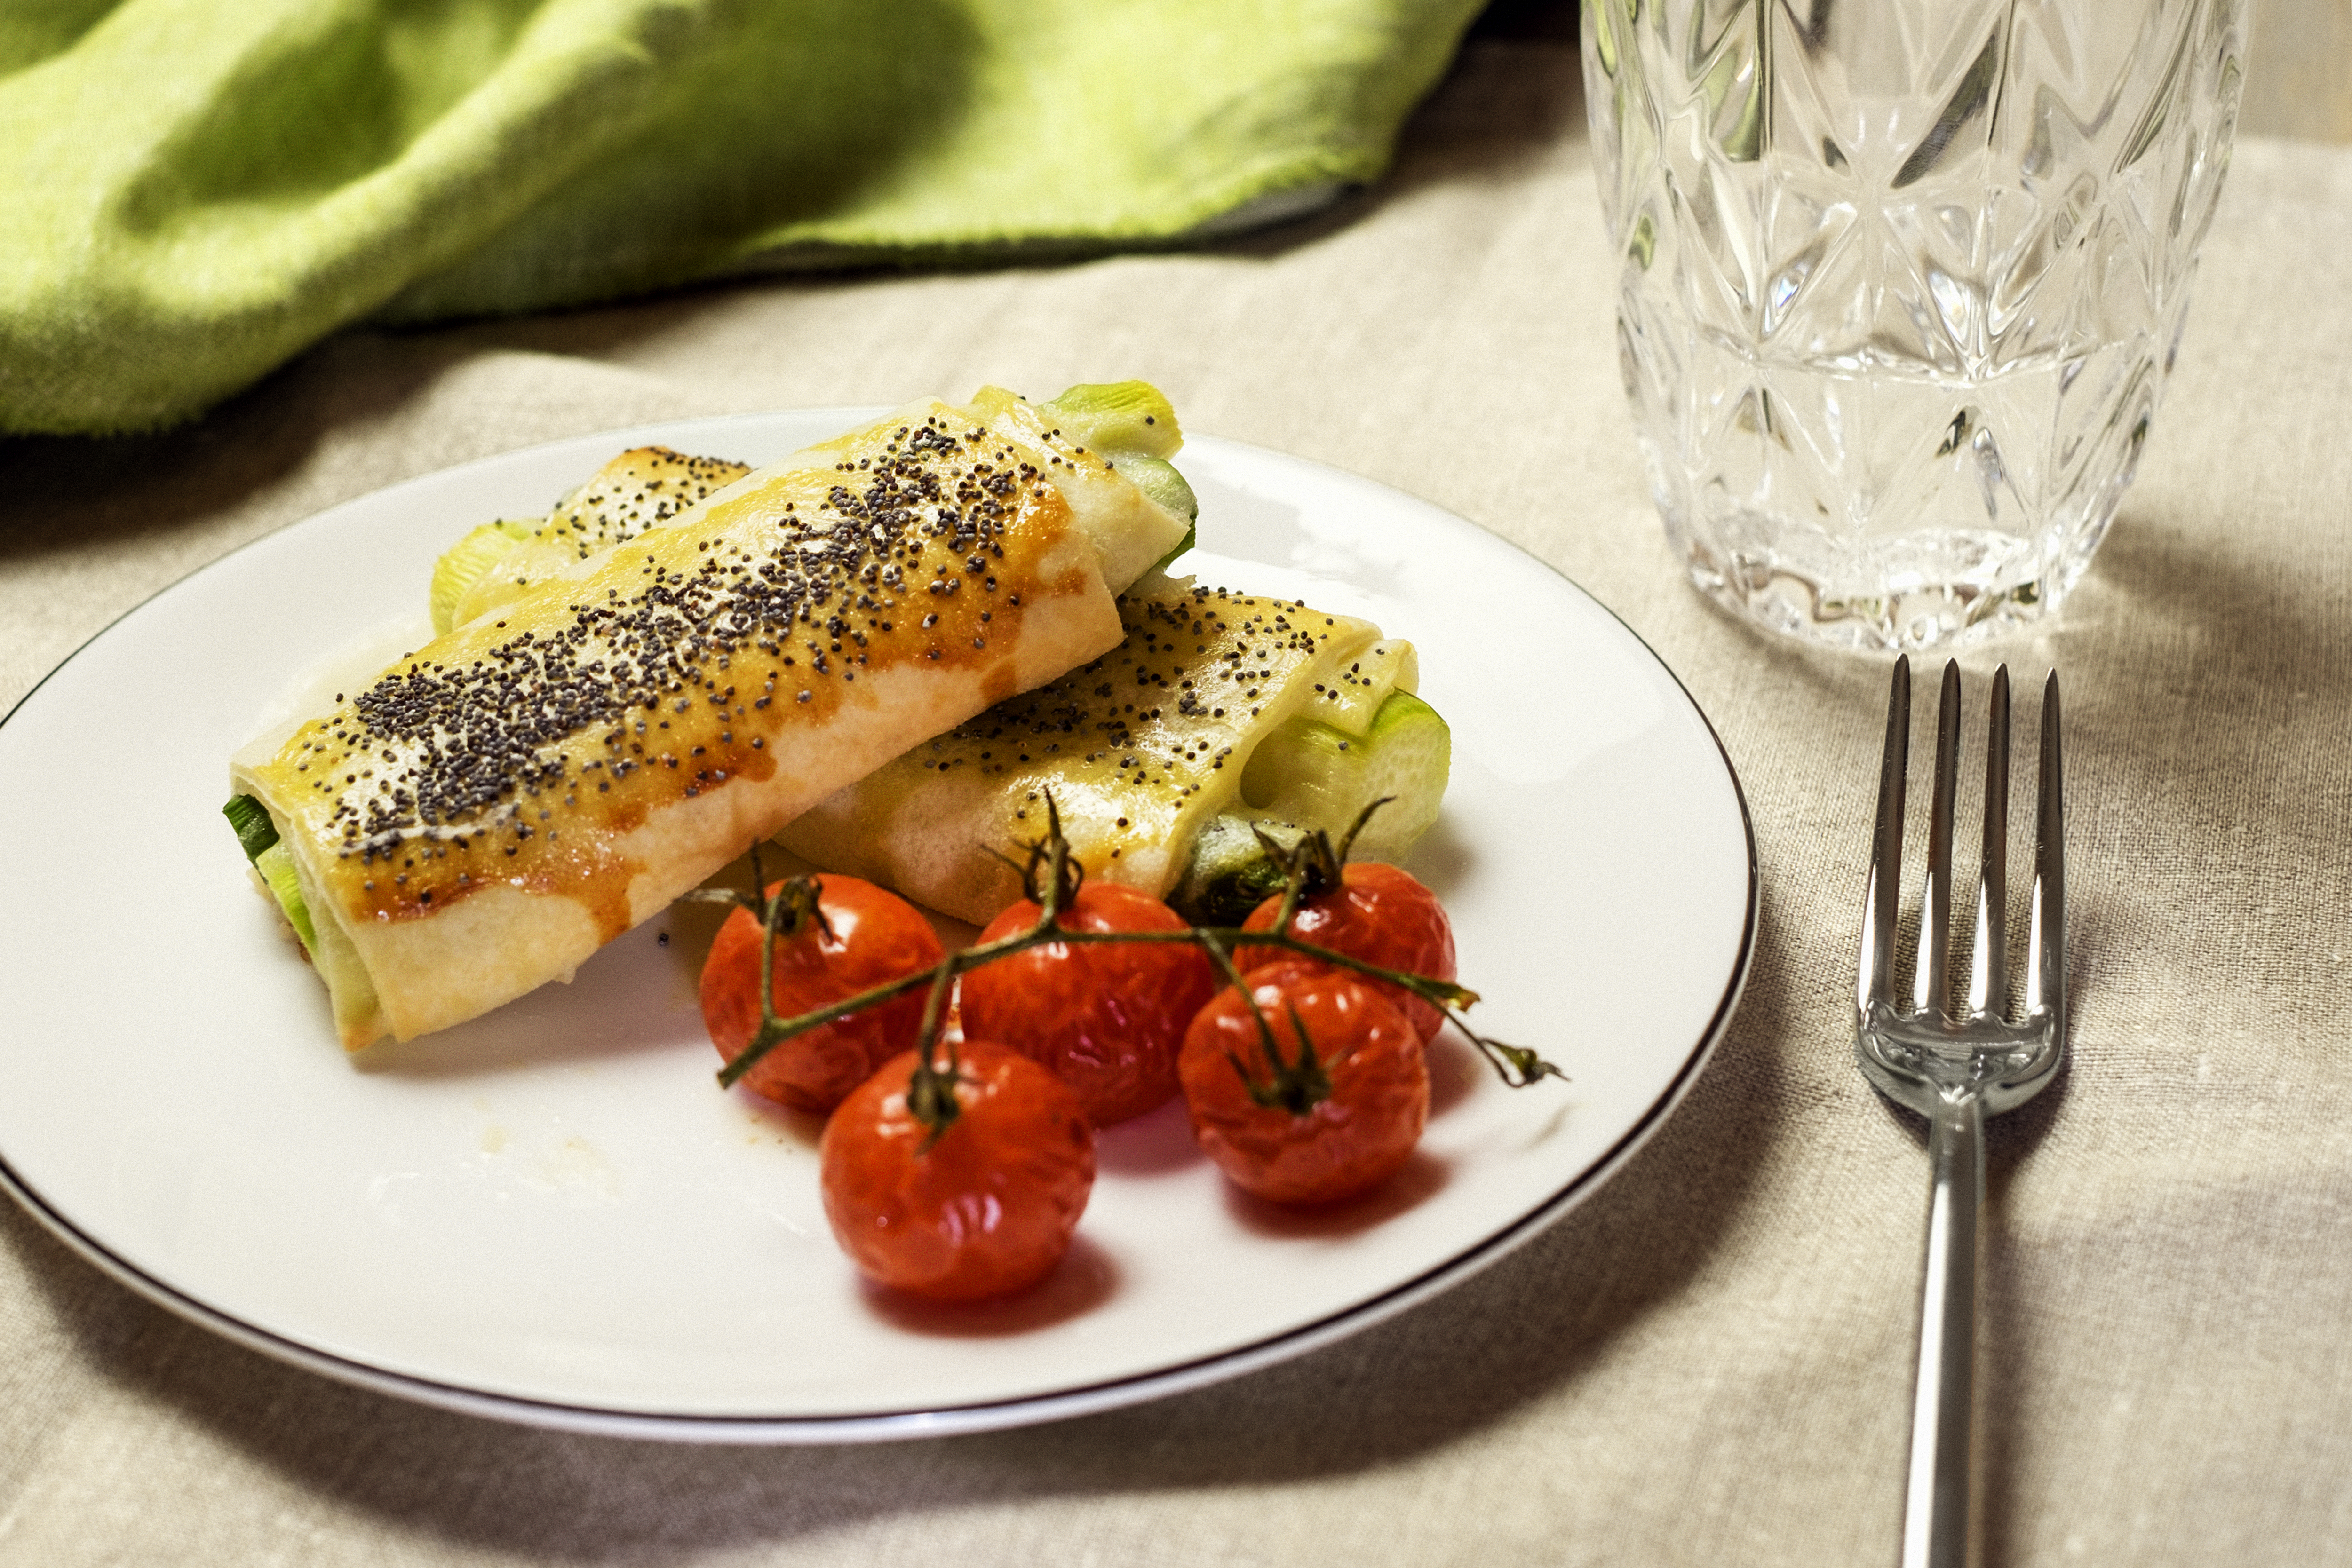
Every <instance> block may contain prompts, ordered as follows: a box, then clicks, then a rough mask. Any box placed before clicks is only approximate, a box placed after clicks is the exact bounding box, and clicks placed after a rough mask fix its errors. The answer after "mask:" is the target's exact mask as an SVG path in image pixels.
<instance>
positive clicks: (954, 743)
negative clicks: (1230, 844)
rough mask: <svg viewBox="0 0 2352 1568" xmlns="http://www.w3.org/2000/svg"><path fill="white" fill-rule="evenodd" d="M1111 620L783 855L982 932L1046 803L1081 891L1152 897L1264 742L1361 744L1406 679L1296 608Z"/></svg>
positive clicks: (1335, 619) (1187, 604) (1367, 625)
mask: <svg viewBox="0 0 2352 1568" xmlns="http://www.w3.org/2000/svg"><path fill="white" fill-rule="evenodd" d="M1119 614H1120V617H1121V621H1122V623H1123V625H1124V627H1125V630H1126V633H1127V635H1126V637H1125V639H1124V641H1123V642H1122V643H1120V645H1119V646H1118V648H1116V649H1114V650H1113V651H1111V652H1110V653H1106V654H1104V655H1103V656H1102V657H1101V658H1099V659H1097V660H1095V661H1094V662H1093V663H1091V664H1087V665H1086V666H1084V667H1083V668H1080V669H1075V670H1072V671H1071V672H1070V673H1069V674H1066V675H1064V676H1062V677H1061V678H1060V679H1059V680H1056V681H1055V682H1053V683H1052V684H1051V685H1045V686H1042V687H1040V688H1038V689H1037V690H1035V691H1033V692H1028V693H1026V694H1024V695H1021V696H1018V697H1015V698H1013V699H1012V700H1010V701H1008V702H1005V703H1003V704H1000V705H999V706H995V707H992V708H991V709H989V711H988V712H986V713H984V714H981V715H979V716H977V717H974V718H971V719H969V720H967V721H965V722H963V723H962V724H960V725H958V726H957V727H955V728H954V729H952V730H950V731H948V732H946V733H944V734H941V735H938V736H934V737H932V738H930V739H929V740H927V741H924V742H922V743H921V744H919V745H918V746H916V747H914V748H913V749H911V750H910V751H908V752H907V753H906V754H905V755H904V756H902V757H899V758H896V759H895V760H893V761H892V762H890V763H889V764H888V765H887V767H884V768H879V769H877V771H876V772H874V773H872V774H871V775H868V776H866V778H863V779H860V780H859V781H858V782H856V784H853V785H850V786H849V787H847V788H845V789H842V790H840V791H839V792H837V793H836V794H835V795H833V796H831V797H830V798H828V799H827V800H824V801H823V802H822V803H821V804H819V805H817V806H816V807H814V808H813V809H812V810H809V811H807V812H806V813H804V814H803V815H801V816H799V817H797V818H795V819H794V820H793V821H792V822H790V823H789V824H787V825H786V826H785V828H784V829H783V830H782V831H781V832H779V833H778V834H777V839H778V841H780V842H781V843H782V844H783V845H784V847H785V848H787V849H789V850H791V851H793V852H794V853H796V854H799V855H801V856H803V858H805V859H807V860H809V861H812V862H814V863H816V864H818V865H820V866H823V867H824V868H826V869H827V870H831V871H841V872H846V873H851V874H854V875H857V876H864V877H867V878H869V879H871V880H874V881H877V882H881V883H887V884H888V885H889V886H892V887H895V888H897V889H898V891H899V892H901V893H903V894H907V896H908V897H909V898H913V899H916V900H918V901H919V902H921V903H924V904H929V905H930V906H931V907H932V908H934V909H938V910H940V911H943V912H944V913H947V914H950V915H957V916H960V917H961V918H963V919H966V920H970V921H972V922H974V923H976V924H977V923H984V922H986V921H988V920H989V919H991V918H992V917H993V916H994V915H995V914H996V912H997V911H999V910H1000V909H1002V908H1003V907H1004V906H1005V905H1006V904H1010V903H1012V902H1013V900H1014V899H1016V898H1018V897H1020V895H1021V886H1020V879H1019V878H1018V877H1017V876H1015V875H1014V874H1013V870H1012V869H1011V867H1009V866H1008V865H1007V864H1006V863H1005V862H1003V861H1002V860H1000V859H998V858H997V855H998V854H1003V853H1007V852H1013V850H1014V848H1015V846H1016V845H1017V844H1018V843H1020V842H1022V841H1026V840H1030V839H1034V838H1036V837H1037V836H1039V834H1040V833H1042V831H1044V828H1045V803H1044V800H1045V792H1046V791H1047V790H1048V789H1050V790H1052V791H1053V794H1054V799H1055V803H1056V805H1057V806H1058V808H1059V810H1060V812H1061V818H1062V827H1063V831H1064V833H1065V835H1066V837H1067V838H1068V839H1069V841H1070V844H1071V848H1072V850H1073V852H1075V853H1076V857H1077V859H1078V861H1079V862H1080V863H1081V864H1083V865H1084V866H1085V867H1086V871H1087V875H1088V876H1091V877H1095V878H1097V879H1100V880H1103V881H1108V882H1117V883H1124V884H1126V885H1128V886H1130V887H1137V888H1140V889H1142V890H1143V891H1144V892H1146V893H1150V894H1154V895H1155V896H1157V895H1160V894H1166V893H1167V892H1168V891H1169V889H1170V888H1171V887H1172V886H1173V885H1174V884H1175V883H1176V881H1177V880H1178V879H1179V878H1180V877H1181V875H1182V874H1183V870H1184V865H1185V861H1186V857H1187V856H1188V855H1189V854H1190V853H1191V851H1192V840H1193V837H1194V835H1195V834H1197V833H1198V832H1199V831H1201V829H1202V826H1204V825H1205V824H1206V823H1207V822H1208V821H1209V820H1210V819H1211V818H1213V817H1214V816H1216V815H1217V814H1218V813H1219V812H1221V811H1224V810H1230V809H1233V808H1234V807H1235V805H1236V803H1237V802H1239V800H1240V794H1241V778H1242V770H1243V768H1244V767H1246V766H1247V764H1248V762H1249V758H1250V754H1251V752H1252V751H1253V750H1254V749H1255V747H1256V746H1257V744H1258V742H1259V741H1261V740H1263V739H1264V738H1265V737H1266V736H1267V735H1269V734H1271V733H1272V732H1273V731H1274V730H1275V729H1276V727H1278V726H1280V725H1281V724H1282V723H1283V722H1284V721H1285V720H1286V719H1289V718H1291V717H1293V716H1297V715H1299V714H1302V713H1312V714H1313V715H1314V716H1317V717H1318V718H1322V719H1324V720H1325V721H1326V722H1329V723H1334V724H1339V725H1341V726H1344V727H1347V728H1349V729H1351V730H1355V731H1358V732H1360V731H1361V729H1362V728H1363V727H1364V726H1365V725H1367V724H1369V723H1370V718H1371V715H1372V712H1373V710H1374V709H1376V708H1377V707H1378V706H1380V703H1381V699H1382V698H1384V697H1385V696H1386V695H1388V694H1389V692H1391V690H1394V689H1397V688H1399V687H1402V689H1404V690H1407V691H1410V690H1412V687H1413V685H1414V683H1415V679H1416V676H1417V673H1418V671H1417V661H1415V659H1414V658H1413V654H1412V644H1410V643H1403V642H1400V641H1398V640H1396V639H1393V638H1391V639H1383V638H1382V637H1381V630H1380V628H1379V627H1377V626H1375V625H1373V624H1372V623H1371V622H1368V621H1360V620H1357V619H1355V618H1353V617H1351V616H1346V615H1327V614H1325V613H1324V612H1321V611H1319V610H1312V609H1309V608H1307V606H1306V605H1305V604H1302V603H1299V602H1297V601H1289V600H1280V599H1270V598H1265V597H1261V596H1257V595H1250V594H1236V593H1231V592H1227V591H1224V590H1222V589H1206V588H1195V589H1190V590H1185V589H1181V588H1177V587H1173V586H1171V587H1170V588H1168V589H1166V590H1163V591H1158V592H1154V593H1149V594H1147V593H1145V592H1143V591H1137V592H1135V593H1131V594H1129V596H1128V597H1127V598H1126V599H1124V600H1122V601H1120V602H1119ZM992 851H994V852H995V853H991V852H992Z"/></svg>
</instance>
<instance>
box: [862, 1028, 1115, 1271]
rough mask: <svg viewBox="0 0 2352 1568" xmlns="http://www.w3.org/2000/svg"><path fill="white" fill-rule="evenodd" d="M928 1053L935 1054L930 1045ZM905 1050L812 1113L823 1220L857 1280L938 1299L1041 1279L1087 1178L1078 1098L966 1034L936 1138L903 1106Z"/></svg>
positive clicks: (1017, 1057) (1083, 1196)
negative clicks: (949, 1113)
mask: <svg viewBox="0 0 2352 1568" xmlns="http://www.w3.org/2000/svg"><path fill="white" fill-rule="evenodd" d="M939 1060H940V1061H941V1064H942V1066H944V1064H945V1051H944V1050H943V1049H942V1051H941V1052H940V1058H939ZM916 1061H917V1053H916V1052H914V1051H908V1052H907V1053H906V1054H904V1055H902V1056H898V1057H895V1058H893V1059H892V1060H891V1061H889V1062H888V1063H887V1064H886V1065H885V1066H884V1067H883V1069H882V1071H879V1072H877V1073H876V1074H875V1075H874V1076H873V1077H872V1078H869V1079H867V1080H866V1082H864V1083H862V1084H860V1085H859V1086H858V1088H857V1090H856V1092H855V1093H853V1094H851V1095H850V1096H849V1098H848V1099H846V1100H845V1101H843V1102H842V1104H841V1108H840V1109H839V1110H838V1111H835V1113H833V1119H832V1120H831V1121H828V1122H827V1123H826V1124H824V1144H823V1146H822V1152H821V1155H820V1158H821V1161H822V1166H823V1171H824V1214H825V1218H826V1219H828V1220H830V1221H831V1222H832V1224H833V1234H834V1238H835V1239H836V1240H838V1241H839V1242H840V1243H841V1246H842V1249H843V1250H844V1251H845V1252H847V1253H848V1254H849V1256H850V1259H851V1260H852V1261H854V1262H855V1263H856V1265H857V1267H858V1269H859V1270H861V1271H862V1272H864V1273H865V1274H866V1276H867V1277H868V1278H870V1279H873V1280H875V1281H878V1282H880V1283H882V1284H885V1285H890V1286H895V1287H896V1288H897V1289H898V1290H901V1291H908V1292H910V1293H912V1294H914V1295H919V1296H929V1297H930V1298H932V1299H934V1300H938V1301H971V1300H973V1299H975V1298H977V1297H981V1296H993V1295H999V1294H1002V1293H1003V1292H1004V1291H1017V1290H1019V1289H1020V1288H1021V1287H1022V1286H1024V1285H1027V1284H1032V1283H1034V1282H1035V1281H1039V1280H1042V1279H1044V1278H1045V1276H1046V1274H1048V1273H1049V1272H1051V1271H1052V1270H1053V1267H1054V1265H1055V1264H1056V1263H1058V1262H1060V1261H1061V1260H1062V1254H1063V1253H1064V1252H1066V1251H1067V1250H1068V1249H1069V1245H1070V1232H1071V1231H1072V1230H1073V1229H1074V1228H1076V1225H1077V1223H1078V1216H1079V1215H1080V1214H1082V1213H1084V1212H1085V1210H1086V1207H1087V1194H1088V1193H1089V1192H1091V1191H1092V1190H1093V1187H1094V1181H1095V1134H1094V1130H1093V1129H1092V1128H1091V1127H1089V1126H1087V1121H1086V1117H1085V1116H1084V1115H1082V1114H1081V1113H1079V1110H1078V1100H1077V1096H1076V1095H1075V1094H1073V1093H1071V1092H1070V1090H1069V1087H1068V1085H1066V1084H1065V1083H1064V1082H1062V1081H1061V1080H1060V1079H1058V1078H1056V1077H1055V1076H1054V1075H1053V1074H1052V1073H1050V1072H1048V1071H1045V1069H1044V1068H1042V1067H1040V1066H1038V1065H1037V1064H1036V1063H1035V1062H1034V1061H1030V1060H1029V1059H1028V1058H1027V1057H1025V1056H1023V1055H1021V1054H1019V1053H1018V1052H1016V1051H1007V1050H1005V1049H1004V1048H1003V1047H1002V1046H998V1045H992V1044H989V1043H987V1042H986V1041H983V1040H965V1041H964V1042H963V1045H962V1047H961V1051H960V1053H959V1062H958V1065H957V1069H956V1083H955V1103H956V1105H957V1113H956V1115H955V1117H954V1119H953V1120H952V1121H950V1122H949V1124H948V1125H947V1128H946V1130H945V1131H944V1132H942V1133H940V1134H939V1138H938V1141H937V1142H935V1143H932V1144H931V1145H930V1146H929V1148H926V1147H924V1144H925V1142H926V1140H928V1139H929V1138H930V1136H931V1129H930V1128H929V1127H928V1126H927V1125H925V1124H924V1123H923V1122H922V1121H921V1120H920V1119H919V1118H918V1117H917V1116H916V1114H915V1113H914V1112H913V1111H912V1110H910V1109H909V1108H908V1091H909V1088H910V1086H911V1084H912V1082H913V1080H914V1075H915V1065H916Z"/></svg>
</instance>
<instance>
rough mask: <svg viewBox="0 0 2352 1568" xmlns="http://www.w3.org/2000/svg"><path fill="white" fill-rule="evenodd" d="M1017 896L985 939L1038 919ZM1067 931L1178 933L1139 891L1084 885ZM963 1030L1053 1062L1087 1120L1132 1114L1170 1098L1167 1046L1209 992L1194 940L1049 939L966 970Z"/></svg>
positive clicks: (1211, 980)
mask: <svg viewBox="0 0 2352 1568" xmlns="http://www.w3.org/2000/svg"><path fill="white" fill-rule="evenodd" d="M1037 915H1038V909H1037V905H1036V904H1032V903H1030V902H1028V901H1027V900H1025V899H1024V900H1023V901H1022V902H1021V903H1019V904H1013V906H1012V907H1011V908H1009V909H1007V910H1005V911H1004V912H1003V914H1001V915H998V916H997V917H996V918H995V919H994V920H992V921H990V922H989V923H988V929H987V930H985V931H982V933H981V934H980V940H981V942H982V944H983V945H985V944H987V943H990V942H993V941H996V940H998V939H999V938H1001V937H1005V936H1013V935H1014V934H1016V933H1018V932H1023V931H1026V930H1028V929H1029V928H1030V927H1031V926H1033V925H1035V924H1037ZM1062 924H1063V925H1065V926H1066V927H1067V928H1068V929H1070V930H1072V931H1181V930H1183V929H1184V928H1185V927H1184V922H1183V920H1182V919H1181V918H1180V917H1179V916H1178V915H1177V914H1176V912H1175V911H1174V910H1172V909H1171V908H1169V907H1168V906H1167V905H1166V904H1162V903H1160V901H1159V900H1158V899H1156V898H1153V897H1151V896H1150V895H1149V894H1142V893H1138V892H1137V891H1136V890H1135V889H1133V888H1131V887H1120V886H1118V885H1117V884H1115V883H1086V884H1084V885H1083V886H1081V887H1080V888H1079V889H1078V894H1077V897H1076V899H1075V900H1073V901H1072V902H1071V903H1070V904H1067V905H1066V906H1065V908H1064V909H1063V912H1062ZM962 986H963V990H962V1006H963V1027H964V1030H965V1032H966V1033H968V1034H972V1035H977V1036H979V1037H980V1038H981V1039H983V1040H1002V1041H1003V1042H1004V1043H1005V1044H1006V1045H1009V1046H1011V1047H1013V1050H1015V1051H1019V1052H1021V1053H1022V1054H1023V1055H1024V1056H1026V1057H1028V1058H1029V1059H1030V1060H1031V1061H1036V1062H1040V1063H1042V1064H1044V1065H1045V1066H1046V1067H1049V1068H1051V1069H1053V1071H1055V1074H1057V1075H1058V1076H1059V1077H1060V1078H1061V1080H1062V1082H1065V1083H1067V1084H1068V1085H1069V1086H1070V1087H1071V1088H1072V1089H1074V1090H1076V1092H1077V1096H1078V1103H1079V1104H1081V1105H1083V1106H1085V1107H1086V1112H1087V1120H1088V1121H1089V1122H1092V1123H1093V1124H1095V1125H1096V1126H1097V1127H1107V1126H1108V1125H1110V1124H1112V1123H1114V1122H1123V1121H1125V1120H1127V1119H1128V1118H1129V1116H1140V1115H1141V1114H1143V1113H1145V1112H1146V1111H1150V1110H1153V1109H1156V1108H1157V1107H1159V1106H1160V1105H1164V1104H1166V1103H1168V1102H1169V1101H1170V1100H1171V1099H1173V1098H1175V1095H1176V1053H1177V1051H1179V1050H1180V1049H1181V1047H1182V1045H1183V1043H1184V1030H1185V1027H1186V1026H1187V1025H1189V1024H1190V1023H1191V1022H1192V1015H1193V1014H1194V1013H1196V1012H1199V1011H1200V1010H1201V1008H1202V1004H1204V1003H1206V1002H1207V1001H1208V999H1209V998H1210V997H1211V996H1212V995H1213V994H1214V993H1215V991H1216V988H1217V981H1216V971H1215V970H1214V969H1213V968H1211V967H1210V965H1209V959H1208V956H1207V955H1206V954H1204V953H1202V951H1201V950H1200V949H1199V948H1198V947H1194V946H1189V945H1184V944H1179V943H1172V942H1171V943H1144V942H1135V943H1104V944H1099V945H1092V946H1073V945H1071V944H1069V943H1066V942H1048V943H1044V944H1041V945H1040V946H1035V947H1032V948H1029V949H1028V950H1027V951H1025V952H1022V953H1016V954H1014V955H1013V956H1011V957H1009V958H1000V959H998V960H997V961H996V962H994V963H992V964H984V965H982V967H979V968H977V969H974V970H972V971H971V972H970V973H969V974H967V975H965V976H964V977H963V980H962Z"/></svg>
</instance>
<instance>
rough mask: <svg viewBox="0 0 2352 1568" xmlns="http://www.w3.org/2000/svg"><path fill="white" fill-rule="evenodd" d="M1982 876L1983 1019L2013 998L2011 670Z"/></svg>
mask: <svg viewBox="0 0 2352 1568" xmlns="http://www.w3.org/2000/svg"><path fill="white" fill-rule="evenodd" d="M1981 865H1982V869H1981V871H1980V872H1979V875H1978V878H1977V942H1976V952H1975V954H1974V955H1973V956H1972V957H1971V958H1970V960H1969V1016H1970V1017H1971V1018H1983V1017H1985V1016H1986V1015H1988V1014H1989V1013H1990V1012H1993V1011H1994V1010H1996V1009H1999V1008H2000V1005H2001V1003H2002V1002H2003V1001H2004V1000H2006V999H2007V998H2008V996H2009V666H2008V665H2007V664H2003V665H2001V666H2000V668H1999V669H1997V670H1995V671H1994V672H1993V673H1992V702H1991V704H1990V706H1989V707H1988V708H1987V709H1986V713H1985V789H1984V859H1983V862H1981Z"/></svg>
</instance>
